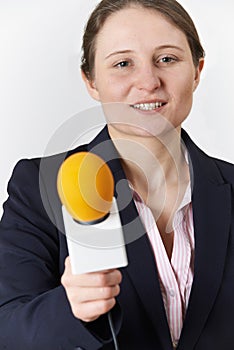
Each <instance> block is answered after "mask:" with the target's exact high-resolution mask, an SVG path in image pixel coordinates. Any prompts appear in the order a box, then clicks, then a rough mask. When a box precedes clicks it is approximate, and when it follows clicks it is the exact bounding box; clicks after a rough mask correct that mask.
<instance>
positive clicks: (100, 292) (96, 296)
mask: <svg viewBox="0 0 234 350" xmlns="http://www.w3.org/2000/svg"><path fill="white" fill-rule="evenodd" d="M119 292H120V286H119V285H115V286H111V287H97V288H93V287H91V288H87V287H81V288H79V289H77V288H73V289H72V290H70V291H69V298H70V299H71V300H72V302H73V303H76V304H79V303H86V302H90V301H97V300H108V299H112V298H115V297H116V296H117V295H118V294H119Z"/></svg>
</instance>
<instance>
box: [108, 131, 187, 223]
mask: <svg viewBox="0 0 234 350" xmlns="http://www.w3.org/2000/svg"><path fill="white" fill-rule="evenodd" d="M108 129H109V133H110V136H111V138H112V140H113V142H114V145H115V147H116V149H117V150H118V152H119V154H120V157H121V162H122V166H123V169H124V171H125V174H126V177H127V179H128V180H129V181H130V183H131V184H132V186H133V188H134V190H135V191H136V192H137V193H138V194H139V195H140V196H141V197H142V199H143V200H144V202H145V203H146V205H148V206H149V207H150V208H151V210H152V211H153V212H154V213H155V219H156V220H158V218H159V217H161V218H163V217H164V216H165V218H166V219H165V220H168V216H171V213H174V212H175V211H176V209H177V208H178V206H179V204H180V202H181V200H182V198H183V196H184V193H185V190H186V188H187V186H188V183H189V168H188V164H187V162H186V160H185V156H184V149H183V146H182V142H181V128H178V129H173V130H170V131H168V132H167V133H165V134H163V135H160V136H157V137H144V136H135V135H134V136H132V135H131V136H130V135H127V134H124V133H123V132H121V133H120V132H118V130H116V129H115V128H112V127H111V126H110V125H109V126H108ZM165 220H164V221H165Z"/></svg>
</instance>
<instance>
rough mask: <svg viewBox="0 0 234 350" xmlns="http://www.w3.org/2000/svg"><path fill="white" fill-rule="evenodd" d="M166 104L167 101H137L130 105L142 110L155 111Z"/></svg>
mask: <svg viewBox="0 0 234 350" xmlns="http://www.w3.org/2000/svg"><path fill="white" fill-rule="evenodd" d="M165 104H166V103H165V102H150V103H136V104H133V105H130V107H132V108H134V109H138V110H141V111H154V110H157V109H159V108H161V107H163V106H164V105H165Z"/></svg>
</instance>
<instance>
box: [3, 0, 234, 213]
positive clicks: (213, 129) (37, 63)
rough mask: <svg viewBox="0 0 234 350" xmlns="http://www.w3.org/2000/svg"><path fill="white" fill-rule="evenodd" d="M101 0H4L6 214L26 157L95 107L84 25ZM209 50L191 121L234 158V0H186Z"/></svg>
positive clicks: (199, 137) (207, 143) (216, 151)
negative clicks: (84, 60) (12, 180)
mask: <svg viewBox="0 0 234 350" xmlns="http://www.w3.org/2000/svg"><path fill="white" fill-rule="evenodd" d="M97 2H98V0H40V1H39V0H0V118H1V128H0V136H1V137H0V149H1V153H0V154H1V156H0V169H1V171H0V214H1V213H2V203H3V201H4V200H5V199H6V198H7V191H6V187H7V182H8V180H9V177H10V175H11V172H12V169H13V167H14V165H15V163H16V162H17V161H18V160H19V159H21V158H31V157H36V156H42V155H43V154H44V150H45V148H46V145H47V143H48V141H49V140H50V138H51V136H52V135H53V133H54V131H55V130H56V129H57V128H58V127H59V126H60V125H61V124H62V123H63V122H64V121H66V120H67V119H69V118H70V117H71V116H73V115H75V114H76V113H78V112H80V111H83V110H85V109H86V108H90V107H92V106H95V105H96V103H95V102H94V101H92V100H91V98H89V96H88V94H87V92H86V90H85V87H84V85H83V82H82V81H81V78H80V71H79V63H80V47H81V37H82V33H83V27H84V24H85V21H86V19H87V18H88V14H89V13H90V11H91V9H93V7H94V5H95V4H96V3H97ZM180 2H181V4H182V5H184V7H185V8H186V9H187V10H188V12H189V13H190V15H191V16H192V18H193V19H194V21H195V23H196V26H197V28H198V32H199V34H200V37H201V40H202V44H203V46H204V48H205V50H206V64H205V69H204V73H203V76H202V81H201V84H200V86H199V88H198V90H197V91H196V93H195V96H194V106H193V110H192V113H191V115H190V117H189V119H188V120H187V121H186V123H185V124H184V127H185V129H187V130H188V131H189V133H190V135H191V137H192V138H193V139H194V140H195V141H196V142H197V144H198V145H200V146H201V147H202V148H203V149H204V150H205V151H207V152H208V153H209V154H211V155H215V156H217V157H219V158H222V159H225V160H228V161H231V162H234V132H233V131H234V121H233V107H234V89H233V85H232V83H233V80H234V79H233V78H234V44H233V34H232V33H233V32H234V21H233V10H234V5H233V4H234V3H233V1H232V0H223V1H222V2H220V0H181V1H180Z"/></svg>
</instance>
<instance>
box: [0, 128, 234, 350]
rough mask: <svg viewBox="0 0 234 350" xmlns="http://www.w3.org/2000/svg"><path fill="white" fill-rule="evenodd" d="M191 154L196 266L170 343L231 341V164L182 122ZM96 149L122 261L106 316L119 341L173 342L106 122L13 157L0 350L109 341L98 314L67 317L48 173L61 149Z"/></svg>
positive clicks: (1, 269) (146, 347)
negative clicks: (108, 186) (84, 140)
mask: <svg viewBox="0 0 234 350" xmlns="http://www.w3.org/2000/svg"><path fill="white" fill-rule="evenodd" d="M182 138H183V141H184V143H185V145H186V147H187V149H188V152H189V156H190V171H191V176H192V204H193V218H194V230H195V266H194V281H193V285H192V290H191V295H190V300H189V305H188V309H187V312H186V316H185V320H184V325H183V329H182V333H181V337H180V340H179V344H178V350H221V349H222V350H233V349H234V166H233V165H231V164H228V163H226V162H224V161H221V160H217V159H214V158H211V157H209V156H207V155H206V154H205V153H204V152H202V151H201V150H200V149H199V148H198V147H197V146H196V145H195V144H194V143H193V142H192V141H191V139H190V138H189V136H188V135H187V134H186V132H185V131H182ZM81 150H88V151H92V152H95V153H97V154H99V155H100V156H102V158H103V159H105V161H107V162H108V164H109V165H110V167H111V170H112V172H113V175H114V178H115V183H116V196H117V201H118V204H119V207H120V208H121V211H120V216H121V221H122V224H123V227H124V234H125V238H126V242H131V243H128V244H127V245H126V249H127V255H128V260H129V264H128V266H127V267H126V268H122V269H121V271H122V274H123V281H122V284H121V293H120V295H119V296H118V297H117V301H118V302H117V305H116V306H115V307H114V309H113V311H112V312H113V318H114V322H115V327H116V331H117V332H118V340H119V345H120V349H121V350H138V349H139V350H140V349H142V350H172V342H171V338H170V332H169V327H168V324H167V319H166V314H165V310H164V305H163V300H162V296H161V292H160V285H159V280H158V275H157V269H156V265H155V260H154V255H153V252H152V249H151V246H150V243H149V240H148V237H147V235H146V234H145V232H144V227H143V225H142V224H141V222H140V219H139V218H138V215H137V211H136V208H135V205H134V202H133V201H132V198H131V192H130V190H129V188H128V186H127V183H126V179H125V176H124V173H123V170H122V168H121V165H120V161H119V160H118V154H117V152H116V150H115V149H114V146H113V144H112V142H111V141H110V138H109V135H108V132H107V128H104V130H102V131H101V132H100V134H99V135H98V136H97V137H96V138H95V139H94V140H93V141H92V142H91V143H90V144H88V145H84V146H81V147H78V148H77V149H75V150H73V151H71V152H68V154H65V153H64V154H61V155H56V156H51V157H46V158H42V159H32V160H22V161H20V162H19V163H18V164H17V166H16V167H15V169H14V172H13V175H12V177H11V180H10V182H9V185H8V192H9V198H8V200H7V201H6V203H5V204H4V214H3V217H2V221H1V225H0V350H3V349H7V350H74V349H77V350H78V349H86V350H97V349H104V350H110V349H114V347H113V343H112V342H111V336H110V331H109V326H108V323H107V317H106V315H104V316H101V317H100V318H99V319H98V320H96V321H94V322H91V323H84V322H82V321H80V320H78V319H76V318H75V317H74V316H73V314H72V312H71V308H70V305H69V302H68V300H67V297H66V293H65V290H64V288H63V286H62V285H61V283H60V279H61V276H62V274H63V271H64V260H65V258H66V256H67V255H68V251H67V245H66V239H65V235H64V234H63V232H64V228H63V220H62V214H61V204H60V201H59V198H58V195H57V189H56V177H57V172H58V169H59V166H60V165H61V163H62V161H63V160H64V158H65V157H67V156H68V155H70V154H71V153H74V152H78V151H81Z"/></svg>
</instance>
